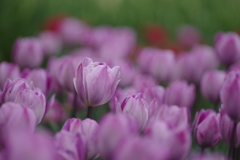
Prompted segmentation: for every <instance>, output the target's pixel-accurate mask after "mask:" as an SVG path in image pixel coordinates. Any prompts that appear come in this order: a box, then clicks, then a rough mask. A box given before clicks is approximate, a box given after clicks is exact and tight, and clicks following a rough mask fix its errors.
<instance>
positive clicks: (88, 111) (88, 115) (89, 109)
mask: <svg viewBox="0 0 240 160" xmlns="http://www.w3.org/2000/svg"><path fill="white" fill-rule="evenodd" d="M91 111H92V107H90V106H88V107H87V118H90V117H91Z"/></svg>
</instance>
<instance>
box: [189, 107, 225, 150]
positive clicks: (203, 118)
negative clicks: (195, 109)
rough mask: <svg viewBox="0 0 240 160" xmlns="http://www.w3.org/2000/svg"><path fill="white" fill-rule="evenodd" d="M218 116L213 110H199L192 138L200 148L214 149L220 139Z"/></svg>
mask: <svg viewBox="0 0 240 160" xmlns="http://www.w3.org/2000/svg"><path fill="white" fill-rule="evenodd" d="M219 121H220V115H219V114H217V113H216V112H215V111H214V110H211V109H208V110H203V109H202V110H201V111H200V112H199V113H198V114H197V116H196V119H195V126H194V138H195V140H196V142H197V143H198V145H199V146H201V147H202V148H206V147H214V146H216V145H217V144H218V143H219V142H220V140H221V139H222V137H221V134H220V129H219Z"/></svg>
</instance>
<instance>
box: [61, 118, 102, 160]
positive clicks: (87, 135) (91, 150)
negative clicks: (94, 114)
mask: <svg viewBox="0 0 240 160" xmlns="http://www.w3.org/2000/svg"><path fill="white" fill-rule="evenodd" d="M98 127H99V126H98V124H97V122H96V121H94V120H91V119H88V118H87V119H85V120H84V121H81V120H80V119H76V118H71V119H68V120H67V121H66V122H65V124H64V125H63V127H62V131H68V132H70V133H72V134H73V135H77V134H79V135H80V137H81V139H82V140H83V142H84V145H85V148H86V156H85V157H86V159H94V158H96V157H97V154H98V152H97V149H96V144H95V139H96V136H97V135H96V130H97V129H98Z"/></svg>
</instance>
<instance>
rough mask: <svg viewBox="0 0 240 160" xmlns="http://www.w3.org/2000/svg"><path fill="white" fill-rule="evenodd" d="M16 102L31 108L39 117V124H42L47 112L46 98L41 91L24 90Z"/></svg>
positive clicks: (18, 95)
mask: <svg viewBox="0 0 240 160" xmlns="http://www.w3.org/2000/svg"><path fill="white" fill-rule="evenodd" d="M15 102H17V103H19V104H21V105H23V106H26V107H28V108H31V109H32V110H33V111H34V113H35V115H36V117H37V123H40V122H41V120H42V118H43V116H44V114H45V110H46V98H45V96H44V95H43V94H42V93H41V91H38V90H31V89H24V90H22V91H20V92H19V93H18V94H17V96H16V99H15Z"/></svg>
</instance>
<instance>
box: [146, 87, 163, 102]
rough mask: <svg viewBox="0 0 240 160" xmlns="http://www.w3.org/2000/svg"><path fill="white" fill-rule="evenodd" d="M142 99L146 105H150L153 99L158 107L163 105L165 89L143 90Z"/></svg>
mask: <svg viewBox="0 0 240 160" xmlns="http://www.w3.org/2000/svg"><path fill="white" fill-rule="evenodd" d="M142 93H143V98H145V99H146V100H147V102H148V103H151V101H152V100H153V99H156V101H157V103H158V105H161V104H163V103H164V97H165V89H164V87H162V86H157V85H156V86H153V87H147V88H143V91H142Z"/></svg>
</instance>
